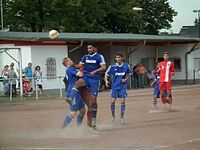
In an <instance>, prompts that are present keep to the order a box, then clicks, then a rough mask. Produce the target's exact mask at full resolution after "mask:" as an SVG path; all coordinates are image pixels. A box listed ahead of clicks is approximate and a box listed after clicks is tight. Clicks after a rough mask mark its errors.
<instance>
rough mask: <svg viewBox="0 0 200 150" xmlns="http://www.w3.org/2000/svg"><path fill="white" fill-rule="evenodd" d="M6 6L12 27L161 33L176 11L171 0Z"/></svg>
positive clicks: (12, 0)
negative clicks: (171, 4) (139, 8)
mask: <svg viewBox="0 0 200 150" xmlns="http://www.w3.org/2000/svg"><path fill="white" fill-rule="evenodd" d="M4 6H5V7H4V12H5V13H4V20H5V25H7V26H10V29H11V31H32V32H43V31H49V30H50V29H57V30H59V31H60V32H110V33H144V34H158V31H159V30H160V29H162V28H170V27H171V25H170V23H171V22H172V21H173V17H174V16H175V15H176V12H175V11H174V10H173V9H172V8H171V7H170V5H169V3H168V0H4ZM133 7H141V8H143V10H142V12H135V11H133V9H132V8H133Z"/></svg>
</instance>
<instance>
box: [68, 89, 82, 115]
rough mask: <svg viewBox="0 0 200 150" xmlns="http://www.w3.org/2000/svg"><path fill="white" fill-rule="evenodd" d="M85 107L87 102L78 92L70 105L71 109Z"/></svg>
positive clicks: (76, 109) (75, 109)
mask: <svg viewBox="0 0 200 150" xmlns="http://www.w3.org/2000/svg"><path fill="white" fill-rule="evenodd" d="M84 107H85V103H84V101H83V99H82V97H81V95H80V93H78V94H76V95H75V97H74V99H73V101H72V104H71V105H70V110H71V111H78V110H81V109H82V108H84Z"/></svg>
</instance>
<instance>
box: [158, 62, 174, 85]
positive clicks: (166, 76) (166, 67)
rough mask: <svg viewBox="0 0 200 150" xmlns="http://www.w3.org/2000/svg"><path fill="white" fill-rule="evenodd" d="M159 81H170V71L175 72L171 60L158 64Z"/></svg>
mask: <svg viewBox="0 0 200 150" xmlns="http://www.w3.org/2000/svg"><path fill="white" fill-rule="evenodd" d="M157 72H158V73H160V82H171V80H172V73H175V72H176V70H175V69H174V63H173V62H171V61H163V62H161V63H160V64H159V70H158V71H157Z"/></svg>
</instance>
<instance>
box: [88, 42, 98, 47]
mask: <svg viewBox="0 0 200 150" xmlns="http://www.w3.org/2000/svg"><path fill="white" fill-rule="evenodd" d="M87 45H91V46H93V47H94V48H97V44H96V43H93V42H88V44H87Z"/></svg>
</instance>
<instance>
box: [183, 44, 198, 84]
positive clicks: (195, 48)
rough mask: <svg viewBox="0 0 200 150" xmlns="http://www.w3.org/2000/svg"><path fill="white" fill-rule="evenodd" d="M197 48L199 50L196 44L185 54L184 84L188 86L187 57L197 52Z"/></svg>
mask: <svg viewBox="0 0 200 150" xmlns="http://www.w3.org/2000/svg"><path fill="white" fill-rule="evenodd" d="M199 48H200V47H199V43H196V44H194V46H193V47H192V48H191V49H190V50H189V51H188V52H186V53H185V75H186V80H185V83H186V84H188V55H189V54H191V53H192V52H194V51H196V50H198V49H199Z"/></svg>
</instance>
